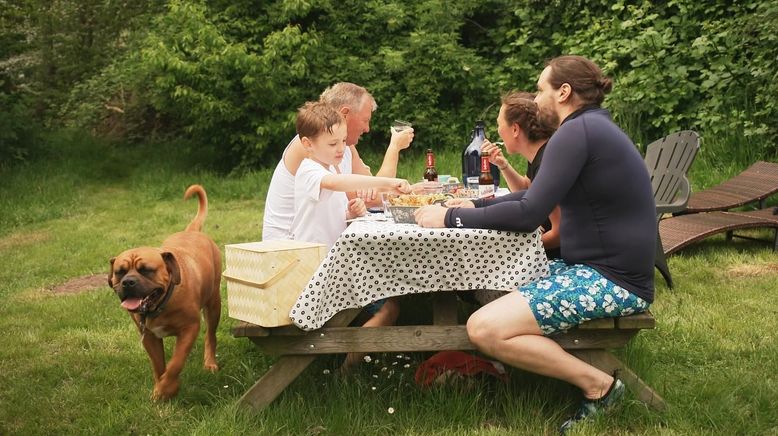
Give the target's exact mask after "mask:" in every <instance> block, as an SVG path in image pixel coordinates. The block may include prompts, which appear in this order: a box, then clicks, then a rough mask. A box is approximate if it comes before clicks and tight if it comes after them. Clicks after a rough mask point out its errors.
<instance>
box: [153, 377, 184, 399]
mask: <svg viewBox="0 0 778 436" xmlns="http://www.w3.org/2000/svg"><path fill="white" fill-rule="evenodd" d="M179 385H180V384H179V382H178V380H172V381H171V380H168V379H166V378H165V376H162V378H160V379H159V382H158V383H156V384H155V385H154V391H153V392H152V393H151V399H152V400H154V401H166V400H169V399H171V398H173V397H175V396H176V395H177V394H178V388H179Z"/></svg>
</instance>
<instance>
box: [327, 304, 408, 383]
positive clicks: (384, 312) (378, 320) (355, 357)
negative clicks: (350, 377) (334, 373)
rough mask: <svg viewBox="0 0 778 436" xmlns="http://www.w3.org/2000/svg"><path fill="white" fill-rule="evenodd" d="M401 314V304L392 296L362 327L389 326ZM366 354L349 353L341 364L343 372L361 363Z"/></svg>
mask: <svg viewBox="0 0 778 436" xmlns="http://www.w3.org/2000/svg"><path fill="white" fill-rule="evenodd" d="M398 316H400V305H399V304H398V303H397V300H396V299H395V298H390V299H388V300H386V302H385V303H384V305H383V306H381V309H379V310H378V312H376V314H375V315H373V317H372V318H370V319H369V320H367V322H365V323H364V324H362V327H380V326H387V325H394V323H395V322H397V317H398ZM364 356H365V353H348V354H347V355H346V360H345V361H344V362H343V365H341V367H340V370H341V372H348V370H349V369H350V368H351V367H352V366H354V365H356V364H357V363H359V361H360V360H362V358H363V357H364Z"/></svg>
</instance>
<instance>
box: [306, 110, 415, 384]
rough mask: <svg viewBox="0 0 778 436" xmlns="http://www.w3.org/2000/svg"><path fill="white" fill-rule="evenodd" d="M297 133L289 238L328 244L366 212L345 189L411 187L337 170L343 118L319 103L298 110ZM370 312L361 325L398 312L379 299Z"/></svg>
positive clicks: (352, 357)
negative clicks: (300, 149)
mask: <svg viewBox="0 0 778 436" xmlns="http://www.w3.org/2000/svg"><path fill="white" fill-rule="evenodd" d="M296 127H297V134H298V135H299V136H300V141H301V142H302V144H303V146H304V147H305V150H306V152H307V153H308V157H307V158H306V159H304V160H303V161H302V163H301V164H300V167H299V168H298V169H297V173H296V174H295V177H294V210H295V216H294V220H293V221H292V229H291V230H292V238H293V239H295V240H301V241H308V242H320V243H323V244H325V245H326V246H327V247H332V245H333V244H335V241H336V240H337V239H338V237H339V236H340V234H341V233H342V232H343V230H345V229H346V220H347V219H351V218H356V217H359V216H362V215H364V214H365V212H366V211H367V209H366V207H365V203H364V201H363V200H362V198H359V197H357V198H354V199H352V200H349V199H348V198H347V197H346V192H352V191H359V192H365V191H367V190H375V191H380V192H390V193H408V192H410V191H411V186H410V185H409V184H408V182H407V181H406V180H404V179H398V178H393V177H373V176H364V175H359V174H339V171H338V170H337V167H338V165H339V164H340V163H341V161H342V160H343V155H344V153H345V150H346V148H347V146H346V123H345V121H344V120H343V118H342V116H341V115H340V113H338V111H336V110H335V109H334V108H332V106H330V105H328V104H326V103H323V102H308V103H306V104H305V105H303V106H302V107H301V108H300V109H299V111H298V112H297V123H296ZM366 309H367V310H368V312H371V313H372V314H373V317H372V318H371V319H369V320H368V321H367V322H366V323H365V324H364V325H363V326H364V327H375V326H382V325H392V324H394V322H395V321H396V320H397V316H398V315H399V305H398V304H397V302H396V301H394V299H387V300H382V301H379V302H376V303H373V304H372V305H370V306H368V307H367V308H366ZM361 356H362V355H361V354H358V353H349V355H348V356H346V361H345V362H344V364H343V368H344V369H348V368H349V367H350V366H351V365H353V364H355V363H357V362H358V361H359V360H360V359H361Z"/></svg>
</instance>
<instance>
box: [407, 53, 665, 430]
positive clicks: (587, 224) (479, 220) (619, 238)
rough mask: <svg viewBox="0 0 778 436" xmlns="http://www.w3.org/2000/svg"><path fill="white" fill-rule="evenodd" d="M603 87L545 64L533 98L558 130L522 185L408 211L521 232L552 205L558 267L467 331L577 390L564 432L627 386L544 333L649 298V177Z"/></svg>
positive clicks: (572, 62) (434, 221) (592, 67)
mask: <svg viewBox="0 0 778 436" xmlns="http://www.w3.org/2000/svg"><path fill="white" fill-rule="evenodd" d="M611 88H612V82H611V79H609V78H607V77H605V76H603V74H602V71H601V70H600V68H599V67H598V66H597V65H596V64H594V63H593V62H592V61H590V60H588V59H586V58H583V57H580V56H561V57H558V58H555V59H552V60H551V61H549V62H548V64H547V66H546V67H545V69H544V70H543V72H542V73H541V75H540V78H539V79H538V89H537V96H536V98H535V102H536V103H537V104H538V106H539V107H541V108H544V109H545V108H550V109H552V110H554V111H555V112H556V113H557V114H558V115H559V119H560V120H562V122H561V124H560V126H559V128H558V129H557V131H556V132H555V133H554V135H553V136H552V137H551V139H550V140H549V142H548V144H547V146H546V149H545V154H544V156H543V165H542V166H541V167H540V170H539V172H538V174H537V175H536V177H535V179H534V180H533V182H532V184H531V185H530V187H529V188H528V189H527V190H526V191H521V192H515V193H511V194H508V195H505V196H503V197H499V198H495V199H489V200H475V201H467V200H465V201H462V200H453V201H450V202H449V203H447V204H446V205H447V206H448V208H444V207H441V206H426V207H424V208H421V209H420V210H418V211H417V213H416V221H417V223H418V224H419V225H421V226H424V227H444V226H446V227H471V228H489V229H498V230H513V231H522V232H527V231H534V230H535V229H536V228H537V227H538V226H539V225H541V224H542V223H543V222H544V221H545V219H546V218H547V217H548V215H549V213H550V212H551V210H552V209H553V208H554V207H555V205H557V204H558V205H559V206H560V209H561V225H560V234H561V241H562V250H561V255H562V259H560V260H554V261H552V262H550V264H549V267H550V271H551V275H550V276H549V277H545V278H543V279H540V280H538V281H536V282H531V283H528V284H526V285H524V286H522V287H520V288H519V292H512V293H509V294H507V295H505V296H503V297H501V298H500V299H498V300H495V301H494V302H492V303H489V304H487V305H485V306H484V307H482V308H481V309H479V310H478V311H476V312H475V313H474V314H473V315H472V316H471V317H470V319H469V320H468V322H467V331H468V335H469V337H470V340H471V342H472V343H473V344H475V345H476V346H477V347H478V349H480V350H481V351H483V352H484V353H486V354H489V355H491V356H494V357H496V358H498V359H500V360H501V361H503V362H505V363H508V364H510V365H513V366H516V367H518V368H522V369H525V370H528V371H532V372H535V373H538V374H543V375H548V376H551V377H556V378H558V379H562V380H565V381H567V382H569V383H572V384H574V385H576V386H578V387H579V388H581V390H582V391H583V395H584V402H583V404H582V406H581V408H580V410H579V411H578V412H577V413H576V414H575V415H574V416H573V417H572V418H571V419H569V420H568V421H566V422H565V423H564V424H563V425H562V431H563V432H564V431H566V430H567V429H569V428H571V427H572V426H574V425H575V424H576V423H577V422H579V421H580V420H582V419H585V418H587V417H588V416H591V415H592V414H596V413H599V412H600V411H602V410H605V409H607V408H608V407H609V406H611V405H612V404H613V403H615V402H616V401H617V400H619V399H620V398H621V396H622V394H623V392H624V385H623V383H622V382H621V381H620V380H618V379H616V378H614V376H613V375H611V374H607V373H605V372H603V371H601V370H599V369H597V368H595V367H594V366H592V365H589V364H588V363H586V362H583V361H581V360H580V359H578V358H576V357H575V356H573V355H571V354H569V353H568V352H567V351H565V350H564V349H563V348H561V347H560V346H559V344H557V343H556V342H555V341H553V340H552V339H551V338H548V337H546V336H547V335H549V334H553V333H555V332H559V331H565V330H567V329H569V328H571V327H573V326H575V325H578V324H580V323H582V322H585V321H588V320H590V319H595V318H605V317H617V316H623V315H628V314H632V313H637V312H642V311H645V310H646V309H647V308H648V306H649V304H650V303H651V302H653V299H654V252H655V244H656V232H657V227H656V208H655V204H654V198H653V192H652V189H651V181H650V178H649V174H648V170H647V169H646V166H645V163H644V161H643V159H642V157H641V156H640V154H639V153H638V151H637V148H636V147H635V145H634V144H633V142H632V141H631V140H630V139H629V137H628V136H627V135H626V134H625V133H624V132H623V131H622V130H621V129H620V128H619V127H618V126H617V125H616V124H615V123H614V122H613V120H612V119H611V117H610V114H609V113H608V111H607V110H605V109H602V108H601V107H600V104H601V103H602V101H603V99H604V96H605V94H606V93H608V92H610V90H611ZM498 123H499V121H498Z"/></svg>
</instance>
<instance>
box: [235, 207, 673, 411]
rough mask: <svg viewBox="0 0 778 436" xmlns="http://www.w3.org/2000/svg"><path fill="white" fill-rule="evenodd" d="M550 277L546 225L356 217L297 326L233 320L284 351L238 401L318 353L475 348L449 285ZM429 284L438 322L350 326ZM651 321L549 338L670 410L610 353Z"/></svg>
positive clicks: (510, 286)
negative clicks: (490, 226)
mask: <svg viewBox="0 0 778 436" xmlns="http://www.w3.org/2000/svg"><path fill="white" fill-rule="evenodd" d="M546 275H548V261H547V259H546V256H545V252H544V251H543V246H542V243H541V242H540V233H539V232H534V233H513V232H502V231H495V230H485V229H424V228H421V227H418V226H415V225H411V224H395V223H393V222H388V223H387V222H373V221H358V222H355V223H352V224H351V225H350V226H349V228H348V229H346V231H345V232H344V233H343V234H342V235H341V237H340V238H339V239H338V242H336V244H335V246H334V247H333V249H332V250H331V251H330V252H329V254H328V256H327V257H326V258H325V260H324V261H323V262H322V264H321V265H320V266H319V269H318V270H317V271H316V273H315V274H314V276H313V278H312V279H311V281H310V282H309V283H308V286H307V287H306V288H305V290H304V291H303V292H302V294H301V295H300V297H299V298H298V301H297V303H296V304H295V306H294V307H293V309H292V312H291V313H290V316H291V318H292V320H293V321H294V324H295V325H289V326H283V327H274V328H264V327H260V326H256V325H253V324H250V323H246V322H242V323H240V324H238V325H237V326H236V327H235V328H233V335H234V336H235V337H246V338H248V339H250V340H251V341H252V342H253V343H254V344H255V345H256V346H257V347H259V348H260V349H261V350H262V351H263V352H265V353H268V354H273V355H279V356H281V357H280V359H279V360H278V361H277V362H276V363H275V364H274V365H273V366H272V367H271V368H270V369H269V370H268V371H267V372H266V373H265V374H264V375H263V376H262V377H261V378H260V379H259V380H258V381H257V382H256V383H255V384H254V385H253V386H252V387H251V388H249V390H248V391H247V392H246V393H245V394H244V395H243V397H242V398H241V399H240V403H241V404H243V405H245V406H248V407H250V408H252V409H254V410H260V409H262V408H264V407H265V406H267V405H268V404H270V403H271V402H272V401H273V400H274V399H275V398H276V397H277V396H278V395H280V393H281V392H283V390H284V389H285V388H286V387H287V386H288V385H289V384H290V383H291V382H292V381H293V380H294V379H295V378H297V376H299V375H300V374H301V373H302V372H303V371H304V370H305V369H306V368H307V367H308V365H310V364H311V363H312V362H313V361H314V360H315V359H316V357H317V356H318V355H321V354H333V353H349V352H365V353H373V352H413V351H441V350H473V349H475V348H474V346H473V345H472V344H471V343H470V341H469V340H468V336H467V331H466V328H465V325H464V322H465V321H466V320H462V319H459V318H458V307H457V305H458V302H457V296H456V293H455V292H450V291H452V290H458V291H474V293H475V294H476V295H477V296H478V297H479V299H482V300H489V299H493V298H495V297H496V294H495V293H496V292H499V291H500V290H503V291H508V290H515V289H517V288H518V287H519V286H521V285H523V284H525V283H527V282H529V281H531V280H535V279H537V278H540V277H544V276H546ZM427 292H432V293H433V294H432V301H433V304H432V306H433V307H432V312H433V317H432V319H433V322H432V324H431V325H412V326H387V327H372V328H362V327H349V323H351V321H353V320H354V318H355V317H356V316H357V315H358V314H359V312H360V310H361V308H362V307H364V306H366V305H368V304H370V303H371V302H373V301H375V300H378V299H382V298H389V297H394V296H399V295H409V294H418V293H427ZM401 307H402V304H401ZM401 310H402V309H401ZM653 327H654V319H653V317H652V316H651V315H650V314H640V315H633V316H629V317H624V318H618V319H616V320H614V319H603V320H595V321H590V322H588V323H585V324H584V325H582V326H579V327H578V328H576V329H573V330H571V331H569V332H568V333H565V334H561V335H556V336H553V337H552V338H554V339H555V340H557V342H559V343H560V344H561V345H562V346H563V347H564V348H565V349H568V350H571V352H573V353H574V354H576V355H577V356H578V357H579V358H582V359H583V360H585V361H587V362H590V363H591V364H593V365H594V366H597V367H599V368H601V369H603V370H606V371H608V372H612V371H613V370H615V369H620V370H621V371H622V376H621V377H622V379H623V380H624V382H625V383H626V384H627V385H628V386H631V387H632V388H633V390H634V391H635V392H636V393H637V396H638V398H639V399H640V400H642V401H644V402H646V403H647V404H650V405H652V406H654V407H657V408H663V407H664V401H663V400H662V399H661V398H660V397H659V396H658V395H657V394H656V393H655V392H654V391H653V390H652V389H651V388H650V387H649V386H648V385H646V384H645V383H644V382H643V381H642V380H640V378H639V377H637V375H635V374H634V373H633V372H632V371H631V370H629V368H627V367H626V366H625V365H624V364H623V363H622V362H620V361H619V360H618V359H617V358H616V357H615V356H614V355H613V354H611V353H610V352H609V351H608V350H609V349H611V348H619V347H622V346H624V345H625V344H626V343H627V342H628V341H629V340H630V339H631V338H632V337H633V336H634V335H635V334H637V332H638V331H640V330H641V329H644V328H653Z"/></svg>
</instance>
